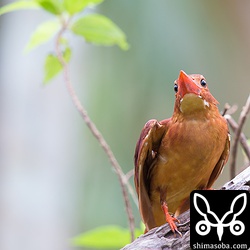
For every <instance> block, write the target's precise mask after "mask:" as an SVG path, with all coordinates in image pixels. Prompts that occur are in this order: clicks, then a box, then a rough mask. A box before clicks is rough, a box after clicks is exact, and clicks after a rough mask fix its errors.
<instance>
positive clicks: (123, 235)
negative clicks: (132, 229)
mask: <svg viewBox="0 0 250 250" xmlns="http://www.w3.org/2000/svg"><path fill="white" fill-rule="evenodd" d="M129 240H130V235H129V231H128V230H127V229H124V228H121V227H119V226H113V225H109V226H102V227H98V228H96V229H93V230H91V231H88V232H86V233H83V234H80V235H78V236H76V237H74V238H73V239H72V244H73V245H74V246H84V247H95V248H100V249H103V248H116V249H117V248H121V247H123V246H125V245H126V244H128V243H129Z"/></svg>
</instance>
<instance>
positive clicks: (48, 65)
mask: <svg viewBox="0 0 250 250" xmlns="http://www.w3.org/2000/svg"><path fill="white" fill-rule="evenodd" d="M70 57H71V50H70V48H66V49H65V51H64V53H63V58H64V60H65V61H66V62H69V60H70ZM44 69H45V76H44V80H43V82H44V84H47V83H48V82H49V81H50V80H51V79H52V78H53V77H55V76H56V75H57V74H58V73H60V72H61V71H62V64H61V63H60V61H59V59H58V58H57V57H56V56H55V55H53V54H50V55H48V56H47V58H46V60H45V65H44Z"/></svg>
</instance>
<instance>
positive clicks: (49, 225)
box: [0, 0, 250, 250]
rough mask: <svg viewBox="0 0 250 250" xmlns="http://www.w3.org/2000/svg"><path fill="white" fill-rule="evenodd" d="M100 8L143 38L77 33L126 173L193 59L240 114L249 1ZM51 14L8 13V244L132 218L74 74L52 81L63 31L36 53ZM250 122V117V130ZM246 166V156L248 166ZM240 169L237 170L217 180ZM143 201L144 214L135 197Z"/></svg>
mask: <svg viewBox="0 0 250 250" xmlns="http://www.w3.org/2000/svg"><path fill="white" fill-rule="evenodd" d="M7 3H9V2H8V1H0V6H3V5H5V4H7ZM88 11H89V12H97V13H101V14H104V15H106V16H108V17H109V18H111V19H112V20H113V21H114V22H115V23H116V24H117V25H118V26H119V27H120V28H121V29H122V30H123V31H124V32H125V33H126V35H127V38H128V42H129V43H130V46H131V47H130V50H129V51H127V52H124V51H121V50H120V49H119V48H118V47H112V48H104V47H95V46H93V45H89V44H86V43H84V42H82V39H80V38H75V37H70V36H69V38H70V41H71V46H72V47H73V58H72V62H71V64H70V70H71V77H72V81H73V85H74V87H75V89H76V91H77V93H78V95H79V97H80V99H81V101H82V103H83V105H84V106H85V107H86V108H87V110H88V113H89V115H90V117H91V118H92V119H93V121H94V122H95V123H96V125H97V127H98V128H99V129H100V131H101V132H102V133H103V135H104V137H105V138H106V140H107V142H108V143H109V144H110V146H111V148H112V149H113V151H114V154H115V155H116V157H117V159H118V161H119V162H120V164H121V166H122V168H123V170H124V172H127V171H129V170H130V169H132V168H133V154H134V148H135V144H136V141H137V139H138V137H139V134H140V131H141V128H142V127H143V125H144V124H145V122H146V121H147V120H149V119H151V118H155V119H158V120H161V119H164V118H167V117H170V116H171V115H172V110H173V105H174V91H173V81H174V80H175V79H176V78H177V77H178V74H179V71H180V70H181V69H183V70H184V71H186V72H187V73H189V74H190V73H201V74H203V75H204V76H205V77H206V79H207V82H208V85H209V89H210V91H211V92H212V94H213V95H214V96H215V97H216V99H217V100H218V101H219V102H220V106H219V108H220V109H221V110H222V109H223V107H224V104H225V103H226V102H229V103H230V104H237V105H238V106H239V107H240V109H239V110H238V111H237V113H235V114H234V118H235V119H238V116H239V113H240V110H241V107H242V105H243V104H244V103H245V101H246V98H247V97H248V95H249V92H250V80H249V72H250V15H249V11H250V2H249V1H247V0H241V1H234V0H228V1H225V0H224V1H216V0H203V1H199V0H189V1H183V0H174V1H173V0H172V1H170V0H157V1H153V0H147V1H145V0H136V1H135V0H106V1H105V2H104V3H102V4H101V5H100V6H98V8H96V9H89V10H88ZM49 18H50V16H49V15H48V14H46V13H44V12H41V11H20V12H15V13H11V14H7V15H5V16H2V17H0V37H1V39H0V55H1V56H0V65H1V67H0V119H1V123H0V149H1V150H0V154H1V156H0V164H1V165H0V166H1V168H0V249H3V250H14V249H23V250H24V249H25V250H34V249H36V250H40V249H41V250H43V249H46V250H57V249H58V250H61V249H75V248H73V247H70V245H69V239H70V238H71V237H73V236H75V235H76V234H79V233H81V232H83V231H86V230H89V229H93V228H95V227H97V226H101V225H106V224H118V225H121V226H124V227H127V217H126V214H125V209H124V203H123V199H122V197H121V189H120V187H119V184H118V181H117V177H116V175H115V173H114V171H113V170H112V169H111V166H110V163H109V161H108V159H107V157H106V155H105V154H104V153H103V151H102V149H101V148H100V146H99V145H98V143H97V142H96V140H95V139H94V138H93V136H92V135H91V134H90V132H89V131H88V129H87V127H86V125H85V124H84V123H83V121H82V119H81V117H80V116H79V114H78V113H77V111H76V110H75V108H74V106H73V104H72V102H71V100H70V98H69V96H68V94H67V91H66V87H65V85H64V83H63V79H62V77H61V76H59V77H57V78H56V79H55V80H54V81H53V82H52V83H51V84H50V85H49V86H46V87H45V86H43V85H42V79H43V62H44V58H45V56H46V54H47V53H48V52H52V51H53V49H54V42H53V41H51V42H50V43H49V44H47V45H44V46H42V47H41V48H39V49H37V50H35V51H33V52H31V53H29V54H25V53H24V47H25V46H26V44H27V42H28V39H29V37H30V35H31V33H32V32H33V31H34V29H35V28H36V27H37V26H38V25H39V24H40V23H41V22H42V21H44V20H48V19H49ZM249 129H250V122H249V121H248V122H247V124H246V126H245V127H244V131H245V133H246V134H247V135H249ZM239 153H240V152H239ZM242 165H243V158H242V157H238V167H239V168H238V170H240V167H241V166H242ZM228 180H229V173H228V169H225V171H224V172H223V174H222V176H221V177H220V178H219V180H218V181H217V183H216V186H217V187H219V186H220V185H222V184H223V183H225V182H226V181H228ZM131 183H133V181H132V180H131ZM133 209H134V215H135V217H136V224H137V225H139V222H140V216H139V213H138V210H137V208H136V206H135V205H134V204H133Z"/></svg>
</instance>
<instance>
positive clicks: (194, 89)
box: [177, 70, 201, 98]
mask: <svg viewBox="0 0 250 250" xmlns="http://www.w3.org/2000/svg"><path fill="white" fill-rule="evenodd" d="M177 84H178V94H179V95H180V96H181V98H183V97H184V95H186V94H191V93H192V94H195V95H198V96H199V95H200V92H201V89H200V88H199V86H197V85H196V83H195V82H194V80H193V79H192V77H191V76H189V75H187V74H186V73H185V72H184V71H183V70H181V71H180V75H179V78H178V79H177Z"/></svg>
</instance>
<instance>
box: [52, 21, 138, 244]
mask: <svg viewBox="0 0 250 250" xmlns="http://www.w3.org/2000/svg"><path fill="white" fill-rule="evenodd" d="M62 24H63V25H62V28H61V30H60V31H59V33H58V35H57V38H56V55H57V57H58V59H59V61H60V63H61V64H62V67H63V76H64V81H65V83H66V87H67V90H68V93H69V95H70V97H71V99H72V101H73V103H74V105H75V107H76V108H77V110H78V112H79V113H80V115H81V117H82V118H83V120H84V122H85V123H86V125H87V126H88V128H89V129H90V131H91V133H92V134H93V136H94V137H95V138H96V139H97V141H98V142H99V144H100V145H101V147H102V149H103V150H104V152H105V153H106V155H107V156H108V159H109V161H110V163H111V165H112V167H113V169H114V170H115V172H116V174H117V176H118V179H119V182H120V186H121V189H122V195H123V199H124V202H125V208H126V213H127V216H128V222H129V228H130V233H131V241H133V240H134V228H135V225H134V224H135V223H134V216H133V213H132V208H131V204H130V200H129V195H128V191H127V189H126V187H128V190H129V192H130V193H131V195H132V197H133V198H135V194H134V191H133V189H132V187H131V185H130V184H129V182H128V181H127V176H126V175H125V174H124V173H123V171H122V168H121V166H120V165H119V163H118V161H117V160H116V158H115V156H114V154H113V152H112V150H111V148H110V147H109V145H108V143H107V142H106V141H105V139H104V137H103V136H102V134H101V133H100V131H99V130H98V129H97V127H96V126H95V124H94V122H93V121H92V120H91V119H90V117H89V115H88V114H87V111H86V109H85V108H84V107H83V106H82V104H81V102H80V100H79V98H78V96H77V95H76V93H75V90H74V88H73V86H72V83H71V80H70V76H69V67H68V64H67V62H66V61H65V60H64V58H63V54H62V51H61V49H60V40H61V38H62V35H63V33H64V32H65V31H66V30H67V26H68V22H65V21H62Z"/></svg>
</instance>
